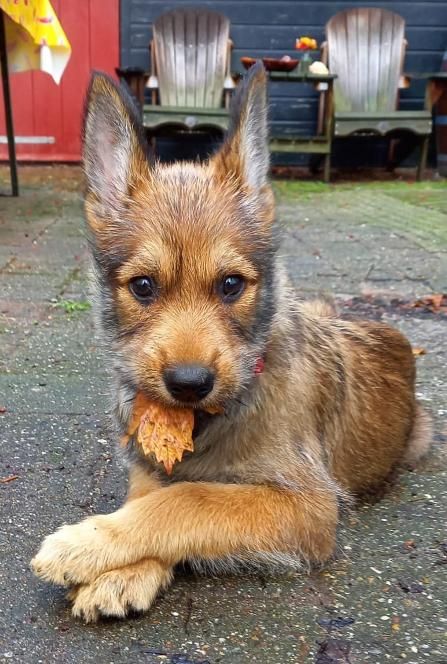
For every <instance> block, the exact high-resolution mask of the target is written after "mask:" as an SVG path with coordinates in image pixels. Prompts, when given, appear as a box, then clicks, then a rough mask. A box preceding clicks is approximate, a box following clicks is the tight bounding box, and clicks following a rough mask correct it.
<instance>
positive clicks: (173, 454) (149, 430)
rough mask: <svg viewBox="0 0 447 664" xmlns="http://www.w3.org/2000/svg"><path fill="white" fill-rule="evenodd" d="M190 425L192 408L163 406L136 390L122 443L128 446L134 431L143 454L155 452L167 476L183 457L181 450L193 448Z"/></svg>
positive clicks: (191, 449)
mask: <svg viewBox="0 0 447 664" xmlns="http://www.w3.org/2000/svg"><path fill="white" fill-rule="evenodd" d="M193 428H194V411H193V410H192V409H191V408H166V407H165V406H161V405H160V404H158V403H155V402H154V401H150V400H149V399H147V397H145V396H144V394H142V393H139V394H138V395H137V397H136V399H135V404H134V408H133V412H132V417H131V420H130V424H129V428H128V430H127V435H126V436H123V438H122V440H121V443H122V444H123V445H127V443H128V442H129V440H130V437H131V436H133V435H134V434H135V433H136V434H137V442H138V443H139V445H141V448H142V450H143V453H144V454H145V455H146V456H149V455H151V454H154V456H155V458H156V460H157V461H158V462H159V463H163V465H164V467H165V469H166V472H167V474H168V475H170V474H171V473H172V469H173V467H174V464H175V463H176V462H177V461H181V460H182V457H183V453H184V452H185V451H188V452H193V451H194V446H193V441H192V430H193Z"/></svg>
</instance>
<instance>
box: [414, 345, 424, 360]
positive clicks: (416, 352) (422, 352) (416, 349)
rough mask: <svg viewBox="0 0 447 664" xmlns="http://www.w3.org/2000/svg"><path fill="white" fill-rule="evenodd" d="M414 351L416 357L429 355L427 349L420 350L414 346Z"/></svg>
mask: <svg viewBox="0 0 447 664" xmlns="http://www.w3.org/2000/svg"><path fill="white" fill-rule="evenodd" d="M412 351H413V355H414V356H415V357H419V355H426V354H427V351H426V350H425V348H418V347H417V346H413V348H412Z"/></svg>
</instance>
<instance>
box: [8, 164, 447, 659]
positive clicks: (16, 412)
mask: <svg viewBox="0 0 447 664" xmlns="http://www.w3.org/2000/svg"><path fill="white" fill-rule="evenodd" d="M7 175H8V173H7V170H6V168H5V167H1V168H0V186H6V182H7ZM20 175H21V180H22V196H21V197H20V198H19V199H15V200H14V199H10V198H0V284H1V285H0V347H1V353H0V407H1V408H2V410H4V412H3V414H0V432H1V453H0V493H1V498H0V559H1V567H0V662H8V661H10V660H14V661H17V662H20V663H24V664H36V663H38V662H44V663H45V664H47V663H50V662H58V663H60V662H64V663H67V664H70V663H73V664H74V663H76V664H80V663H84V662H95V663H96V664H98V663H101V664H102V663H103V662H104V663H109V662H113V663H114V664H119V663H121V662H122V663H124V662H127V663H129V662H131V663H134V662H136V663H137V662H145V663H147V664H155V663H159V662H167V663H168V664H205V663H208V664H215V663H217V662H219V663H222V664H249V663H250V664H251V663H253V662H259V663H260V664H288V663H289V662H290V663H307V662H309V663H315V664H330V663H333V662H334V663H335V662H350V663H351V664H364V663H366V662H375V663H376V664H383V663H384V662H400V661H403V662H407V663H408V664H409V663H412V664H416V663H420V662H425V661H426V662H430V664H446V662H447V613H446V606H447V528H446V526H447V523H446V521H447V520H446V516H445V515H446V504H447V500H446V499H447V477H446V468H447V454H446V449H447V448H446V445H445V441H446V437H447V427H446V414H447V344H446V338H447V335H446V332H447V316H446V315H445V314H443V313H434V312H432V311H428V310H424V309H423V308H415V307H411V306H408V305H409V304H411V303H412V302H414V300H415V299H416V298H419V297H421V296H424V295H427V294H430V293H441V292H447V184H446V183H445V182H436V181H434V182H424V183H420V184H414V183H408V182H405V181H403V180H402V181H390V182H384V183H370V184H368V183H364V184H355V183H340V184H337V185H323V184H319V183H313V182H285V181H281V182H276V183H275V188H276V191H277V193H278V201H279V208H278V209H279V217H280V219H281V220H282V222H283V224H284V227H285V235H284V241H283V244H282V247H281V255H282V256H283V260H284V261H285V262H286V264H287V265H288V267H289V270H290V273H291V275H292V277H293V279H294V282H295V284H296V287H297V289H298V290H299V291H300V292H301V293H302V294H304V295H305V296H306V297H307V296H310V295H312V294H315V293H317V292H326V293H332V294H334V295H335V296H336V299H337V302H338V305H339V308H340V310H341V312H342V313H343V314H344V315H349V316H352V315H356V316H364V317H366V318H380V319H382V320H384V321H388V322H390V323H392V324H393V325H395V326H397V327H398V328H400V329H401V330H402V331H404V332H405V333H406V334H407V335H408V337H409V338H410V340H411V342H412V343H413V344H414V346H417V347H420V348H423V349H424V350H425V351H426V354H425V355H421V356H420V357H418V359H417V362H418V386H417V392H418V395H419V398H420V399H421V401H423V402H424V403H425V404H426V406H427V407H428V408H429V409H430V410H431V412H432V413H433V415H434V418H435V421H436V440H435V444H434V448H433V451H432V453H431V454H430V456H429V457H428V458H427V459H426V460H425V461H424V462H423V463H422V464H421V465H420V466H419V467H418V469H417V470H416V471H414V472H405V473H403V474H402V475H401V476H400V477H399V478H398V480H397V482H396V483H395V484H394V485H393V486H392V488H391V489H390V491H389V492H388V493H387V495H386V496H385V497H384V498H383V499H382V500H381V501H380V502H377V503H376V504H370V505H363V506H362V507H360V508H359V510H358V511H356V512H354V513H353V514H351V516H350V517H348V518H347V520H346V523H345V525H344V527H343V530H342V534H341V551H342V553H341V554H340V556H339V558H338V559H337V560H336V561H335V562H333V563H331V564H330V565H328V566H327V568H326V569H325V570H324V571H322V572H320V573H314V574H312V575H310V576H306V575H300V574H296V573H293V574H289V575H285V576H281V577H273V578H272V577H264V576H259V575H258V576H252V577H244V576H242V577H224V578H204V577H195V576H192V575H189V574H186V573H185V574H180V575H179V576H178V578H177V579H176V581H175V583H174V585H173V586H172V588H171V590H170V591H169V592H167V593H166V595H164V596H163V597H161V598H160V599H159V600H158V601H157V603H156V604H155V606H154V608H153V610H152V611H151V612H150V613H149V614H147V615H143V616H136V617H133V618H131V619H129V620H126V621H115V620H107V621H103V622H100V623H99V624H97V625H93V626H92V625H88V626H85V625H83V624H82V623H80V622H78V621H76V620H74V619H73V618H72V617H71V615H70V609H69V605H68V603H67V602H66V600H65V598H64V592H63V591H62V590H61V589H58V588H55V587H53V586H50V585H46V584H44V583H42V582H41V581H39V580H37V579H36V578H34V577H33V576H32V574H31V572H30V571H29V566H28V565H29V560H30V558H31V557H32V555H33V553H34V552H35V551H36V549H37V547H38V545H39V543H40V541H41V539H42V538H43V536H44V535H46V534H48V533H50V532H51V531H53V530H54V529H55V528H56V527H57V526H59V525H60V524H61V523H62V522H74V521H76V520H79V519H81V518H82V517H84V516H86V515H89V514H92V513H94V512H109V511H112V510H113V509H115V508H116V507H117V506H118V505H119V504H120V501H121V499H122V497H123V496H124V493H125V483H124V481H123V474H122V471H121V470H120V468H119V466H118V464H117V462H116V460H115V457H114V444H115V443H114V441H113V440H112V439H111V437H110V436H109V433H108V425H107V416H106V405H105V404H106V399H105V397H106V394H107V377H106V375H105V373H104V369H103V360H102V358H101V354H100V351H99V349H98V347H97V342H96V341H95V338H94V336H93V326H92V316H91V312H90V311H89V304H88V295H87V293H88V288H87V282H86V273H87V266H88V261H87V253H86V246H85V241H84V239H83V235H82V199H81V193H80V192H81V189H82V186H81V184H80V173H79V169H78V168H75V167H65V166H58V167H54V168H52V167H39V168H31V167H22V168H21V169H20ZM4 480H9V481H6V482H5V481H4Z"/></svg>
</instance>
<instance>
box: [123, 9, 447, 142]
mask: <svg viewBox="0 0 447 664" xmlns="http://www.w3.org/2000/svg"><path fill="white" fill-rule="evenodd" d="M192 5H193V6H201V5H202V6H208V7H210V8H213V9H215V10H217V11H221V12H222V13H224V14H225V15H226V16H228V18H229V19H230V21H231V30H230V34H231V38H232V39H233V42H234V45H235V49H234V52H233V69H234V70H235V71H241V65H240V61H239V58H240V57H241V55H251V56H262V55H267V56H268V55H279V56H282V55H284V54H288V55H291V56H293V55H296V51H294V49H293V46H294V43H295V38H296V37H299V36H300V35H307V34H309V35H311V36H313V37H315V38H316V39H317V40H318V41H319V42H321V41H322V40H323V38H324V25H325V23H326V22H327V21H328V19H329V18H330V17H331V16H333V15H334V14H335V13H337V12H339V11H341V10H343V9H347V8H349V7H358V6H359V5H361V6H365V7H368V6H369V7H383V8H386V9H389V10H391V11H394V12H397V13H398V14H400V15H401V16H403V17H404V18H405V20H406V37H407V40H408V49H407V56H406V60H405V70H406V71H407V72H414V73H422V72H430V71H438V70H439V68H440V64H441V59H442V55H443V53H444V51H445V49H446V48H447V2H446V0H434V1H432V2H423V1H417V0H406V2H394V1H388V2H387V1H383V0H382V2H378V1H376V2H337V1H336V0H326V1H321V0H309V1H308V2H303V1H302V0H295V1H289V2H284V1H282V0H215V1H214V2H207V1H206V0H195V2H194V1H191V0H174V1H171V2H165V1H161V0H121V64H122V66H124V67H127V66H141V67H145V68H147V67H148V66H149V55H148V50H147V45H148V43H149V40H150V38H151V23H152V21H153V19H154V18H155V17H156V16H158V15H159V14H160V13H162V12H164V11H167V10H169V9H172V8H175V7H180V6H192ZM423 97H424V83H423V81H416V82H414V83H413V85H412V87H411V88H410V89H409V90H405V91H403V92H402V94H401V108H402V109H415V108H422V104H423ZM270 102H271V121H272V134H274V135H287V134H294V133H299V134H309V133H311V132H312V131H313V130H314V128H315V123H316V107H317V97H316V94H315V93H314V92H313V90H312V89H311V88H310V87H309V86H304V85H292V84H282V83H276V84H271V85H270Z"/></svg>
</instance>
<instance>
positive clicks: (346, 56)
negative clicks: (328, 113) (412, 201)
mask: <svg viewBox="0 0 447 664" xmlns="http://www.w3.org/2000/svg"><path fill="white" fill-rule="evenodd" d="M404 31H405V21H404V19H403V18H402V17H401V16H399V15H397V14H394V13H393V12H390V11H387V10H385V9H374V8H359V9H347V10H345V11H342V12H340V13H338V14H336V15H335V16H333V17H332V18H331V19H330V21H329V22H328V23H327V24H326V37H327V41H326V42H325V43H324V44H323V45H322V59H323V61H324V62H325V64H326V65H327V66H328V67H329V68H330V71H331V73H333V74H336V75H337V79H336V80H335V82H334V110H333V116H334V117H333V120H334V121H333V127H334V137H336V138H339V137H344V136H350V135H352V134H362V135H368V134H373V135H374V134H376V135H379V136H385V135H387V134H389V133H390V132H394V131H398V130H399V131H400V130H408V131H411V132H413V133H414V134H415V135H417V136H418V137H420V143H421V152H420V159H419V165H418V169H417V178H418V180H419V179H420V178H421V176H422V173H423V171H424V168H425V165H426V161H427V152H428V144H429V138H430V134H431V131H432V117H431V100H430V97H429V95H427V96H426V102H425V107H424V109H423V110H419V111H402V110H398V105H399V89H401V88H407V87H409V85H410V79H411V77H410V76H406V75H404V74H403V63H404V58H405V48H406V45H407V42H406V40H405V37H404ZM328 159H330V155H329V157H328ZM326 166H327V167H328V168H329V165H328V164H326Z"/></svg>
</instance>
